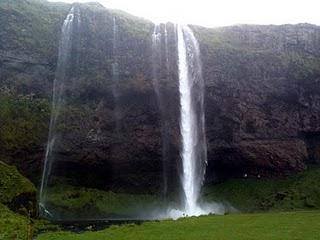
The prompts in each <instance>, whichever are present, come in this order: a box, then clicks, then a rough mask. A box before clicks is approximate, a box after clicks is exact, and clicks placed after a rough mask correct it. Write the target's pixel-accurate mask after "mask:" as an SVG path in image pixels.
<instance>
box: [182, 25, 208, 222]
mask: <svg viewBox="0 0 320 240" xmlns="http://www.w3.org/2000/svg"><path fill="white" fill-rule="evenodd" d="M178 61H179V62H178V67H179V91H180V106H181V112H180V114H181V115H180V118H181V119H180V131H181V136H182V153H181V157H182V168H183V174H182V187H183V192H184V197H185V199H184V200H185V201H184V210H183V211H184V213H185V214H186V215H189V216H190V215H201V214H205V211H204V210H202V209H201V207H200V206H199V204H198V200H199V194H200V188H201V185H202V182H203V178H204V171H205V165H206V141H205V132H204V110H203V108H204V107H203V92H204V87H203V79H202V74H201V64H200V58H199V47H198V43H197V41H196V39H195V37H194V35H193V33H192V31H191V29H190V28H189V27H187V26H184V27H181V26H178Z"/></svg>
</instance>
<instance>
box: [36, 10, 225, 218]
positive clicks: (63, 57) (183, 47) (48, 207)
mask: <svg viewBox="0 0 320 240" xmlns="http://www.w3.org/2000/svg"><path fill="white" fill-rule="evenodd" d="M106 21H112V23H113V24H112V29H111V32H112V33H113V36H112V37H111V39H112V40H111V41H112V45H111V46H112V50H111V52H112V64H111V72H112V78H111V81H112V84H111V93H112V98H113V102H114V105H113V118H114V127H113V132H112V134H113V135H112V137H113V138H114V139H115V142H117V141H123V138H121V134H122V133H121V129H122V127H121V126H122V123H121V109H120V107H121V106H120V105H121V94H120V90H121V89H120V86H119V68H120V67H121V66H120V65H121V62H120V59H119V56H118V54H119V48H120V46H119V44H118V40H119V39H120V37H119V36H118V34H120V32H119V31H120V30H119V28H118V26H117V19H116V17H115V16H113V17H111V18H110V19H107V20H106ZM81 24H82V20H81V15H80V8H79V7H77V5H76V6H74V7H72V8H71V10H70V12H69V14H68V15H67V17H66V19H65V21H64V23H63V26H62V29H61V33H62V34H61V40H60V46H59V55H58V56H59V57H58V63H57V69H56V78H55V81H54V89H53V100H52V114H51V121H50V129H49V136H48V144H47V151H46V157H45V163H44V170H43V176H42V182H41V188H40V211H41V214H42V215H43V216H45V217H47V218H51V219H55V220H65V219H69V220H70V219H78V220H79V219H85V220H88V219H89V220H93V219H109V220H130V219H131V220H136V219H166V218H173V219H177V218H180V217H185V216H200V215H205V214H210V213H212V214H223V213H224V212H225V211H226V209H225V206H224V205H222V204H219V203H206V202H203V201H200V192H201V187H202V184H203V181H204V177H205V169H206V164H207V156H206V154H207V148H206V136H205V116H204V82H203V78H202V69H201V61H200V50H199V46H198V42H197V40H196V38H195V36H194V35H193V32H192V30H191V29H190V28H189V27H187V26H179V25H175V28H174V35H175V37H174V38H175V39H176V42H177V49H176V51H177V59H176V61H177V65H178V77H179V95H180V96H179V98H180V106H179V108H180V117H179V118H180V124H179V125H180V134H181V152H180V156H181V163H182V166H181V171H180V172H181V175H180V180H181V190H179V191H180V192H181V194H179V195H180V196H179V197H178V198H179V199H180V200H176V199H174V200H172V199H171V200H168V198H169V195H170V194H169V190H168V189H169V187H168V185H169V176H168V171H167V168H168V159H169V157H168V155H169V153H168V152H169V151H168V149H169V146H168V141H167V139H168V137H169V132H170V128H169V127H168V126H169V125H168V122H167V121H166V118H165V115H166V112H165V111H166V109H165V103H164V100H163V93H162V92H161V90H160V89H161V88H160V85H161V83H160V81H159V78H160V77H159V75H158V74H159V73H158V69H157V66H158V65H160V66H161V64H159V63H160V62H162V61H164V62H165V64H164V68H166V71H165V72H167V76H169V67H170V66H169V65H170V64H169V61H170V59H169V58H170V57H169V50H168V34H169V33H168V31H167V29H166V25H165V24H164V25H163V24H162V26H165V27H164V32H162V29H163V28H161V27H160V25H155V28H154V32H153V34H152V36H151V38H152V50H153V51H152V69H153V71H152V75H153V87H154V91H155V93H156V98H157V104H158V109H159V111H160V116H161V124H160V127H161V137H162V169H163V175H162V177H161V178H162V180H161V181H162V182H163V185H162V189H159V192H161V195H162V198H163V204H160V206H159V204H158V203H157V202H156V201H154V200H151V201H150V203H148V204H142V206H139V207H138V206H135V204H138V203H136V202H134V203H132V204H131V205H132V206H131V205H130V204H129V203H125V202H124V203H122V204H123V205H128V210H125V211H124V212H123V210H122V211H119V212H117V210H114V209H112V210H111V212H110V213H109V214H105V213H103V214H96V213H93V212H92V210H90V211H88V213H84V214H82V213H81V212H77V213H72V214H71V213H70V214H69V213H68V210H67V209H64V208H63V207H62V208H61V207H59V206H56V205H55V203H54V202H52V197H51V195H50V194H52V190H51V189H52V185H54V182H55V181H56V179H57V178H61V173H60V172H59V174H57V173H56V172H55V171H56V169H57V168H58V167H59V164H61V160H60V158H66V157H68V156H66V154H60V153H59V151H61V149H62V148H64V147H66V146H64V144H63V143H64V142H65V141H66V140H68V139H69V141H70V143H67V144H70V146H67V147H68V148H72V147H73V145H72V144H78V143H73V140H72V139H71V138H70V136H72V134H71V135H70V131H71V130H70V129H69V128H68V127H65V128H63V127H62V126H68V125H70V120H69V119H68V118H67V117H66V115H67V114H68V111H69V109H72V108H73V107H74V106H73V104H74V99H73V98H75V96H76V94H70V92H71V93H72V91H75V90H74V89H75V88H74V86H75V85H76V84H77V81H76V80H77V78H76V77H74V76H72V68H73V67H74V66H73V65H77V64H74V63H77V62H78V60H77V59H76V57H74V56H73V55H72V53H73V51H74V50H75V49H77V48H76V45H77V43H76V41H77V40H78V38H79V36H76V37H74V36H73V35H74V34H79V32H80V29H81ZM79 42H80V41H79ZM162 47H164V49H165V51H164V55H165V56H164V57H163V58H162V57H161V54H159V52H161V49H162ZM171 60H172V59H171ZM88 101H90V100H88ZM82 102H84V106H82V107H83V109H84V110H85V109H86V108H87V107H88V106H86V104H87V103H86V102H85V101H83V100H82ZM92 104H93V103H92ZM106 104H107V103H106V100H105V99H104V97H101V99H100V101H99V104H98V105H97V107H96V108H97V109H100V108H103V106H104V105H106ZM102 118H104V117H103V116H102ZM177 120H178V119H177ZM72 124H74V125H76V124H75V123H72ZM88 125H90V123H88ZM74 127H76V129H77V128H79V127H78V126H74ZM89 127H90V126H89ZM89 127H88V134H87V135H86V136H80V137H79V138H80V140H79V139H77V141H80V143H81V138H83V140H82V141H83V142H82V143H81V144H87V142H88V141H89V143H90V144H101V143H102V142H103V141H104V138H103V136H102V131H103V129H102V127H101V126H100V125H95V128H89ZM91 127H92V126H91ZM61 129H63V130H61ZM72 161H75V160H72ZM72 164H74V163H72ZM72 164H71V166H72ZM69 168H70V167H68V168H66V169H65V171H64V173H63V174H64V176H62V177H63V178H61V179H64V177H66V178H67V177H69V176H68V174H69V173H70V170H69ZM71 170H72V169H71ZM75 171H76V170H75ZM117 172H118V173H119V174H123V170H121V169H120V170H117ZM92 174H94V173H92ZM68 181H69V180H68ZM68 181H67V183H69V182H68ZM57 189H58V190H56V189H55V191H58V192H59V191H61V190H59V188H57ZM173 195H174V194H173ZM88 204H90V203H88ZM100 204H105V205H108V201H106V202H105V203H100ZM89 209H91V208H90V206H89ZM93 209H94V208H93ZM126 211H127V212H126Z"/></svg>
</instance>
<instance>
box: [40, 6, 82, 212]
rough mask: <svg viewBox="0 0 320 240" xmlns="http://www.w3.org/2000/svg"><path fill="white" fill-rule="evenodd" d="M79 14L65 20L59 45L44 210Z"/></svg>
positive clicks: (73, 12)
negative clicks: (73, 37) (76, 19)
mask: <svg viewBox="0 0 320 240" xmlns="http://www.w3.org/2000/svg"><path fill="white" fill-rule="evenodd" d="M79 14H80V13H79V9H75V8H74V7H72V8H71V10H70V11H69V13H68V15H67V17H66V19H65V20H64V22H63V25H62V29H61V39H60V44H59V54H58V62H57V70H56V77H55V80H54V86H53V100H52V113H51V119H50V126H49V136H48V143H47V149H46V156H45V162H44V170H43V174H42V181H41V187H40V207H41V208H44V204H45V200H46V199H45V197H46V194H45V190H46V187H47V185H48V178H49V175H50V172H51V168H52V162H53V153H52V149H53V146H54V145H55V141H56V127H57V120H58V117H59V114H60V111H61V108H62V105H63V93H64V91H65V78H66V72H67V68H68V65H69V62H70V55H71V48H72V32H73V25H74V19H75V15H76V16H77V18H78V19H80V18H79ZM77 24H80V21H78V23H77Z"/></svg>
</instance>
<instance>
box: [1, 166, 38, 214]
mask: <svg viewBox="0 0 320 240" xmlns="http://www.w3.org/2000/svg"><path fill="white" fill-rule="evenodd" d="M36 201H37V194H36V188H35V186H34V185H33V184H32V183H31V182H30V181H29V180H28V179H27V178H25V177H23V176H22V175H21V174H20V173H19V172H18V170H17V169H16V167H13V166H9V165H7V164H5V163H3V162H1V161H0V203H2V204H5V205H7V206H8V207H9V208H10V209H12V210H13V211H16V212H19V213H21V214H25V215H29V216H36V214H37V203H36Z"/></svg>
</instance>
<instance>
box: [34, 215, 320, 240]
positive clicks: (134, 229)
mask: <svg viewBox="0 0 320 240" xmlns="http://www.w3.org/2000/svg"><path fill="white" fill-rule="evenodd" d="M319 234H320V213H319V212H296V213H271V214H270V213H268V214H231V215H226V216H205V217H199V218H195V217H193V218H186V219H181V220H177V221H171V220H170V221H169V220H168V221H160V222H146V223H143V224H141V225H133V224H128V225H124V226H113V227H110V228H108V229H106V230H103V231H98V232H85V233H80V234H76V233H70V232H56V233H48V234H43V235H40V236H39V237H38V238H37V239H38V240H91V239H92V240H93V239H94V240H104V239H109V240H112V239H127V240H130V239H135V240H136V239H140V240H144V239H145V240H157V239H159V240H160V239H170V240H181V239H184V240H189V239H190V240H191V239H192V240H194V239H199V240H204V239H206V240H209V239H219V240H230V239H232V240H257V239H259V240H270V239H274V240H276V239H277V240H292V239H303V240H309V239H310V240H311V239H316V237H317V236H319Z"/></svg>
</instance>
